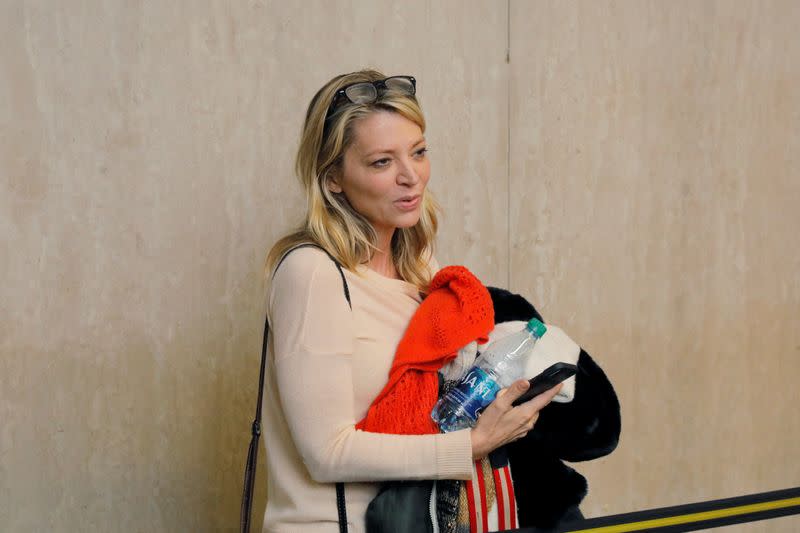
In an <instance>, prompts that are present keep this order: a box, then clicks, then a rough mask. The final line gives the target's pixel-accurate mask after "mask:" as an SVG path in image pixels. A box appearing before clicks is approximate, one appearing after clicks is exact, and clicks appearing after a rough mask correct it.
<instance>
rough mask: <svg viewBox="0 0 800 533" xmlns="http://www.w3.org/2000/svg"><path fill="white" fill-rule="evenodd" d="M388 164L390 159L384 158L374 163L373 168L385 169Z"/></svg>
mask: <svg viewBox="0 0 800 533" xmlns="http://www.w3.org/2000/svg"><path fill="white" fill-rule="evenodd" d="M388 164H389V158H388V157H384V158H383V159H378V160H377V161H373V162H372V166H373V167H378V168H380V167H385V166H386V165H388Z"/></svg>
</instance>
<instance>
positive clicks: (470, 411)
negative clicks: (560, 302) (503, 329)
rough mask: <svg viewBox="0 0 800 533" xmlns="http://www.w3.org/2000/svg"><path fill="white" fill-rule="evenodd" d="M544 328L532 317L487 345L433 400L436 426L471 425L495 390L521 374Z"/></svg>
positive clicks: (487, 403) (444, 427) (447, 429)
mask: <svg viewBox="0 0 800 533" xmlns="http://www.w3.org/2000/svg"><path fill="white" fill-rule="evenodd" d="M546 331H547V327H546V326H545V325H544V324H542V323H541V322H539V321H538V320H536V319H535V318H533V319H531V320H530V321H529V322H528V324H527V325H526V326H525V328H524V329H523V330H522V331H519V332H517V333H514V334H512V335H508V336H506V337H503V338H502V339H499V340H497V341H495V342H493V343H491V344H490V345H489V346H487V347H486V350H484V351H483V353H482V354H481V355H480V357H478V358H477V359H476V360H475V365H474V366H473V367H472V368H470V369H469V372H467V373H466V375H465V376H464V377H463V378H461V381H460V382H459V383H458V385H456V386H455V387H453V388H452V389H450V390H449V391H448V392H447V394H445V395H444V396H442V397H441V398H439V401H438V402H436V405H435V406H434V408H433V411H432V412H431V417H432V418H433V420H434V422H436V423H437V424H439V429H441V430H442V431H444V432H445V433H448V432H450V431H457V430H459V429H464V428H469V427H472V426H474V425H475V422H477V420H478V416H479V415H480V413H481V412H482V411H483V410H484V409H485V408H486V406H487V405H489V404H490V403H492V400H494V398H495V396H497V392H498V391H499V390H500V389H503V388H505V387H508V386H509V385H511V384H512V383H514V381H516V380H518V379H519V378H521V377H522V375H523V371H524V368H525V360H526V359H527V357H528V355H529V354H530V353H531V351H532V350H533V347H534V345H535V344H536V341H537V340H539V339H540V338H541V337H542V335H544V333H545V332H546Z"/></svg>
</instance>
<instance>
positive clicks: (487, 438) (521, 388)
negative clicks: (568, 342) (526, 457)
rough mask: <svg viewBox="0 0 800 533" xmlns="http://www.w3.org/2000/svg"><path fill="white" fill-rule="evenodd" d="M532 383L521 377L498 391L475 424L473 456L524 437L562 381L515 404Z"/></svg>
mask: <svg viewBox="0 0 800 533" xmlns="http://www.w3.org/2000/svg"><path fill="white" fill-rule="evenodd" d="M528 387H530V384H529V383H528V382H527V381H526V380H524V379H520V380H517V381H515V382H514V383H513V384H512V385H511V386H510V387H508V388H507V389H503V390H501V391H500V392H498V393H497V397H496V398H495V399H494V401H493V402H492V403H490V404H489V406H488V407H487V408H486V409H485V410H484V411H483V414H481V416H480V417H479V418H478V423H477V424H476V425H475V427H474V428H472V430H471V431H472V432H471V434H470V436H471V438H472V458H473V459H479V458H481V457H486V456H487V455H489V452H491V451H493V450H495V449H497V448H499V447H500V446H502V445H504V444H508V443H509V442H511V441H515V440H517V439H520V438H522V437H524V436H525V435H526V434H527V433H528V432H529V431H530V430H531V429H533V425H534V424H535V423H536V420H537V419H538V418H539V411H541V410H542V408H543V407H544V406H546V405H547V404H548V403H550V400H552V399H553V396H555V395H556V394H557V393H558V391H559V390H560V389H561V383H559V384H558V385H556V386H555V387H553V388H552V389H550V390H548V391H546V392H543V393H542V394H540V395H538V396H535V397H534V398H531V399H530V400H528V401H527V402H525V403H522V404H520V405H518V406H516V407H513V406H512V405H511V404H512V403H513V402H514V400H516V399H517V398H519V397H520V396H522V394H523V393H524V392H525V391H526V390H528Z"/></svg>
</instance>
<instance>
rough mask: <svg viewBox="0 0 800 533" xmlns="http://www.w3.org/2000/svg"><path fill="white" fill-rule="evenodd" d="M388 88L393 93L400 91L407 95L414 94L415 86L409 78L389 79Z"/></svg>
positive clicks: (387, 81)
mask: <svg viewBox="0 0 800 533" xmlns="http://www.w3.org/2000/svg"><path fill="white" fill-rule="evenodd" d="M385 83H386V88H387V89H389V90H392V91H399V92H402V93H406V94H414V84H413V83H411V80H410V79H408V78H402V77H397V78H388V79H387V80H386V82H385Z"/></svg>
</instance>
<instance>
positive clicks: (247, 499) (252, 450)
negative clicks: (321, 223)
mask: <svg viewBox="0 0 800 533" xmlns="http://www.w3.org/2000/svg"><path fill="white" fill-rule="evenodd" d="M309 246H311V247H314V248H319V249H320V250H322V251H323V252H325V254H326V255H327V256H328V257H330V259H331V261H333V263H334V264H335V265H336V268H337V269H338V270H339V275H340V276H341V277H342V285H343V286H344V297H345V298H347V305H349V306H350V309H353V304H352V303H351V302H350V288H349V287H348V286H347V280H346V279H345V277H344V270H342V265H340V264H339V262H338V261H337V260H336V259H335V258H334V257H333V256H332V255H331V254H330V253H328V251H327V250H325V249H324V248H320V247H319V246H317V245H316V244H311V243H308V244H301V245H299V246H295V247H294V248H292V249H291V250H289V251H288V252H286V253H285V254H284V255H283V257H282V258H281V260H280V261H278V264H277V266H276V267H275V270H274V271H277V270H278V267H280V266H281V263H283V260H284V259H286V256H288V255H289V254H290V253H291V252H293V251H294V250H297V249H298V248H306V247H309ZM274 271H273V272H274ZM268 338H269V317H267V318H266V319H265V321H264V340H263V343H262V345H261V369H260V370H259V373H258V403H256V417H255V419H254V420H253V425H252V428H251V435H252V436H251V438H250V447H249V448H248V450H247V463H246V465H245V470H244V489H243V490H242V508H241V510H240V512H239V531H240V532H241V533H250V514H251V510H252V507H253V487H254V484H255V481H256V464H257V463H258V441H259V438H260V437H261V402H262V400H263V399H264V370H265V368H266V362H267V340H268ZM336 508H337V510H338V512H339V532H340V533H347V507H346V506H345V499H344V483H337V484H336Z"/></svg>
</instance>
